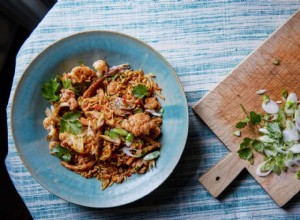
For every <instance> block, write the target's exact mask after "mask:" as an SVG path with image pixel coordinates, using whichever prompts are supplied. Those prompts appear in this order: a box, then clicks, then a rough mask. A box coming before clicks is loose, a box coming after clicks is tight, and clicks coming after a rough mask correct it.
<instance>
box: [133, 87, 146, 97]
mask: <svg viewBox="0 0 300 220" xmlns="http://www.w3.org/2000/svg"><path fill="white" fill-rule="evenodd" d="M132 93H133V95H134V96H135V97H138V98H140V99H142V98H144V97H145V96H147V95H148V89H147V87H146V86H144V85H143V84H138V85H137V86H136V87H134V88H133V91H132Z"/></svg>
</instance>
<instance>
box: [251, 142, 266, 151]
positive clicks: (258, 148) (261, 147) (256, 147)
mask: <svg viewBox="0 0 300 220" xmlns="http://www.w3.org/2000/svg"><path fill="white" fill-rule="evenodd" d="M252 147H253V148H254V150H256V151H257V152H260V153H262V152H263V151H264V148H265V145H264V144H263V143H261V142H260V141H258V140H254V141H253V142H252Z"/></svg>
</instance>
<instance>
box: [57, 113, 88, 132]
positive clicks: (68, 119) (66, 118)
mask: <svg viewBox="0 0 300 220" xmlns="http://www.w3.org/2000/svg"><path fill="white" fill-rule="evenodd" d="M79 117H80V112H78V111H73V112H67V113H65V114H64V115H63V116H62V117H61V119H60V123H59V124H60V132H61V133H63V132H70V133H71V134H74V135H76V134H78V133H80V132H82V124H81V122H80V121H79Z"/></svg>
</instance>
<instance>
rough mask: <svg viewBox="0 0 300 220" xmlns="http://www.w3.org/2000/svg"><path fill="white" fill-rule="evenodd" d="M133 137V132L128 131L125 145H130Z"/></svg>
mask: <svg viewBox="0 0 300 220" xmlns="http://www.w3.org/2000/svg"><path fill="white" fill-rule="evenodd" d="M133 138H134V136H133V134H131V133H128V135H127V136H126V139H125V144H126V146H127V147H130V146H131V144H132V141H133Z"/></svg>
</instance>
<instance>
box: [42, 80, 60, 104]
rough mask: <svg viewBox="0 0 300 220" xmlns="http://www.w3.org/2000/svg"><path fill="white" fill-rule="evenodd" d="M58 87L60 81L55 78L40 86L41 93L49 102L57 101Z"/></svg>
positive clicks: (58, 97)
mask: <svg viewBox="0 0 300 220" xmlns="http://www.w3.org/2000/svg"><path fill="white" fill-rule="evenodd" d="M60 88H61V85H60V83H59V82H57V80H56V79H51V80H49V81H48V82H47V83H45V84H44V85H43V86H42V95H43V97H44V98H45V99H47V100H48V101H50V102H57V101H58V100H59V99H60V96H59V90H60Z"/></svg>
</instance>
